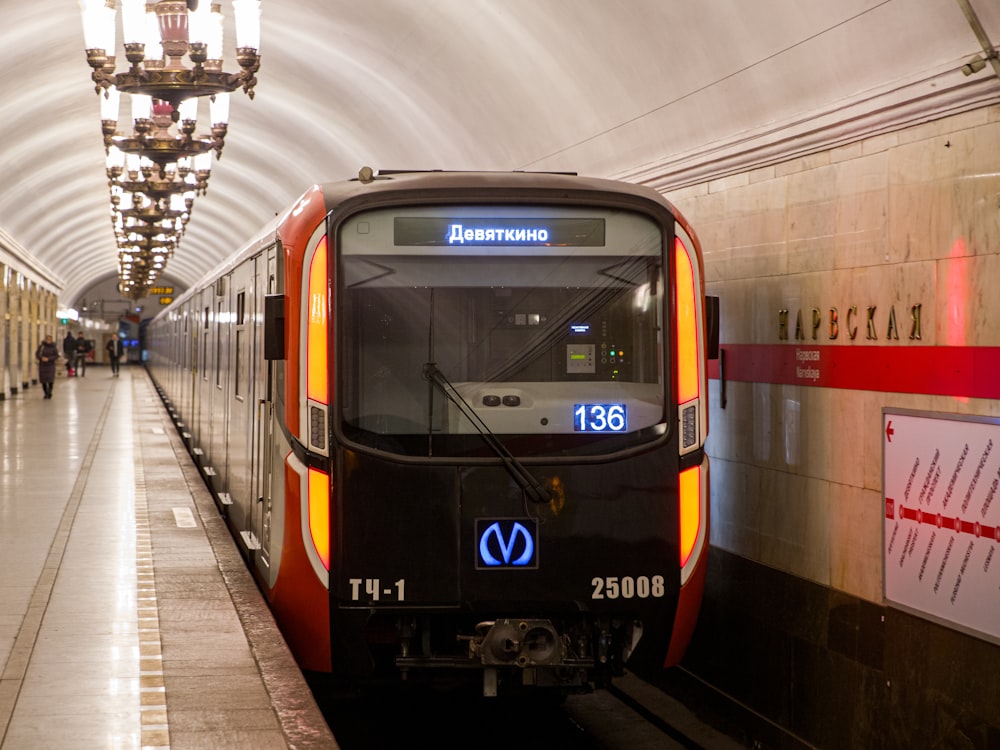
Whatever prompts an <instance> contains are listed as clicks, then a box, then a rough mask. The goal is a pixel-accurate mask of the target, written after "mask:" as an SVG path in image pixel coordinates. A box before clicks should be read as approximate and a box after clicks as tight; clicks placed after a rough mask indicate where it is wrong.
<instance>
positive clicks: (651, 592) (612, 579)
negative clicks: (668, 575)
mask: <svg viewBox="0 0 1000 750" xmlns="http://www.w3.org/2000/svg"><path fill="white" fill-rule="evenodd" d="M590 585H591V586H593V591H592V592H591V594H590V598H591V599H636V598H638V599H648V598H650V597H654V598H659V597H661V596H663V595H664V594H665V593H666V591H665V590H664V588H663V576H638V577H636V578H633V577H632V576H621V577H620V578H619V577H618V576H606V577H604V578H601V577H600V576H597V577H595V578H594V579H593V580H592V581H591V582H590Z"/></svg>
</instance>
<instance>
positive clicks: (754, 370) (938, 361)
mask: <svg viewBox="0 0 1000 750" xmlns="http://www.w3.org/2000/svg"><path fill="white" fill-rule="evenodd" d="M721 349H722V350H723V351H724V352H725V365H724V368H725V377H726V380H727V381H739V382H745V383H774V384H778V385H806V386H818V387H822V388H847V389H850V390H858V391H882V392H890V393H923V394H928V395H935V396H958V397H964V398H994V399H995V398H1000V347H995V346H982V347H955V346H809V345H806V344H726V345H724V346H722V347H721ZM708 373H709V377H710V378H713V379H716V380H717V379H718V378H719V360H713V361H712V362H710V363H709V371H708Z"/></svg>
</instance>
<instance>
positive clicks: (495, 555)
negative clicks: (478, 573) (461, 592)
mask: <svg viewBox="0 0 1000 750" xmlns="http://www.w3.org/2000/svg"><path fill="white" fill-rule="evenodd" d="M536 531H537V526H536V525H535V522H534V521H533V520H532V519H530V518H524V519H520V520H515V519H500V520H491V519H483V518H480V519H477V520H476V567H477V568H480V569H482V568H494V569H496V568H537V567H538V556H537V555H536V554H535V552H536V547H535V537H536Z"/></svg>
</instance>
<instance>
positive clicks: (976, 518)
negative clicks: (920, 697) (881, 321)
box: [882, 410, 1000, 642]
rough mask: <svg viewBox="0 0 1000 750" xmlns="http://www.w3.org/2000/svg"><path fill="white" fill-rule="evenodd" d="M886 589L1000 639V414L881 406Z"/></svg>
mask: <svg viewBox="0 0 1000 750" xmlns="http://www.w3.org/2000/svg"><path fill="white" fill-rule="evenodd" d="M882 445H883V459H884V460H883V464H882V465H883V477H882V488H883V499H884V500H885V536H884V539H883V562H884V565H885V598H886V600H887V601H889V602H891V603H893V604H897V605H900V606H901V607H903V608H905V609H910V610H913V611H914V612H916V613H917V614H922V615H925V616H927V617H929V618H930V619H934V620H940V621H943V622H945V623H946V624H950V625H953V626H956V627H958V628H959V629H961V630H965V631H967V632H970V633H972V634H973V635H978V636H979V637H982V638H985V639H987V640H991V641H996V642H1000V550H998V548H1000V493H998V487H1000V420H987V419H981V418H973V417H961V416H956V415H947V416H945V415H931V414H927V413H920V412H906V411H898V412H893V411H890V410H883V413H882Z"/></svg>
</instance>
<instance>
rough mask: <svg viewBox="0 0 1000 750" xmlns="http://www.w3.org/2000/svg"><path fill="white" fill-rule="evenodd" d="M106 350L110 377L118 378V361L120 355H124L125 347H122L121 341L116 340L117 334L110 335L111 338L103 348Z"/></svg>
mask: <svg viewBox="0 0 1000 750" xmlns="http://www.w3.org/2000/svg"><path fill="white" fill-rule="evenodd" d="M104 348H105V349H107V350H108V361H110V362H111V376H112V377H115V378H117V377H118V360H120V359H121V358H122V354H124V353H125V347H124V346H122V342H121V340H120V339H119V338H118V334H117V333H112V334H111V338H110V339H108V343H107V344H105V346H104Z"/></svg>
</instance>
